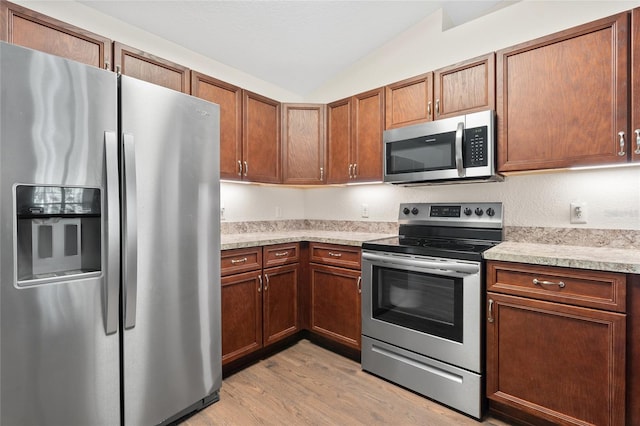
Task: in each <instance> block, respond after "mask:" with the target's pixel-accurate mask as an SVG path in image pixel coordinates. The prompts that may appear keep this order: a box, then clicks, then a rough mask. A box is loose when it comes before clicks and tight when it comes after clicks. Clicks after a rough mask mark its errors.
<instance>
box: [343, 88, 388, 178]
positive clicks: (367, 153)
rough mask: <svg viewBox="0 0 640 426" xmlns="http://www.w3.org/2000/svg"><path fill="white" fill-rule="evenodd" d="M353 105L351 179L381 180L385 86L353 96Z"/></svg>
mask: <svg viewBox="0 0 640 426" xmlns="http://www.w3.org/2000/svg"><path fill="white" fill-rule="evenodd" d="M353 109H354V112H353V117H354V118H353V119H354V124H353V136H352V139H351V163H352V164H353V176H352V180H354V181H357V182H366V181H382V129H383V128H384V88H380V89H376V90H371V91H369V92H366V93H361V94H359V95H356V96H354V100H353Z"/></svg>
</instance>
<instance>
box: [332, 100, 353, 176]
mask: <svg viewBox="0 0 640 426" xmlns="http://www.w3.org/2000/svg"><path fill="white" fill-rule="evenodd" d="M351 103H352V102H351V98H347V99H342V100H340V101H336V102H332V103H330V104H328V105H327V159H328V160H327V183H346V182H349V179H350V178H351V175H352V168H353V167H352V165H351V164H350V161H351V159H350V158H349V155H350V147H351V133H352V132H351V114H352V112H351Z"/></svg>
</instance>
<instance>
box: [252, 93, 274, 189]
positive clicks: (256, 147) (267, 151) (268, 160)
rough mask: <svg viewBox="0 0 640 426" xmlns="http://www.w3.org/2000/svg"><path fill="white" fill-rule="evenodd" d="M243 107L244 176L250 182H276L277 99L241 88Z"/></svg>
mask: <svg viewBox="0 0 640 426" xmlns="http://www.w3.org/2000/svg"><path fill="white" fill-rule="evenodd" d="M242 107H243V116H244V121H243V131H242V139H243V141H242V153H243V155H244V160H243V161H244V163H243V164H244V166H245V170H244V178H246V179H248V180H250V181H252V182H264V183H279V182H280V180H281V172H280V163H281V158H280V157H281V150H280V103H279V102H277V101H274V100H273V99H269V98H266V97H264V96H260V95H258V94H255V93H251V92H248V91H246V90H244V91H243V101H242Z"/></svg>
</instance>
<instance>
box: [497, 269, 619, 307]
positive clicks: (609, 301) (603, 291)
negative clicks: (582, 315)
mask: <svg viewBox="0 0 640 426" xmlns="http://www.w3.org/2000/svg"><path fill="white" fill-rule="evenodd" d="M626 280H627V277H626V275H625V274H621V273H615V272H603V271H590V270H585V269H572V268H561V267H554V266H539V265H528V264H522V263H510V262H487V290H488V291H493V292H498V293H504V294H511V295H515V296H524V297H530V298H534V299H540V300H548V301H552V302H560V303H566V304H571V305H576V306H584V307H587V308H597V309H605V310H609V311H615V312H625V311H626V298H627V297H626V296H627V281H626Z"/></svg>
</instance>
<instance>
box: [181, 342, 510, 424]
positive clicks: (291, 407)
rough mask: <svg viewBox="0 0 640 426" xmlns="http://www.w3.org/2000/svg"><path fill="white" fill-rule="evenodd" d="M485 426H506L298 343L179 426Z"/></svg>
mask: <svg viewBox="0 0 640 426" xmlns="http://www.w3.org/2000/svg"><path fill="white" fill-rule="evenodd" d="M481 424H484V425H495V426H505V425H507V423H504V422H502V421H499V420H496V419H493V418H491V417H488V418H485V419H484V421H483V422H482V423H481V422H477V421H475V420H474V419H471V418H469V417H466V416H464V415H462V414H460V413H458V412H455V411H452V410H449V409H447V408H445V407H443V406H441V405H439V404H437V403H435V402H432V401H430V400H428V399H426V398H423V397H421V396H419V395H417V394H415V393H413V392H410V391H408V390H406V389H403V388H401V387H398V386H396V385H393V384H391V383H389V382H386V381H385V380H382V379H380V378H378V377H376V376H373V375H371V374H369V373H366V372H364V371H362V370H361V368H360V364H359V363H357V362H354V361H352V360H350V359H348V358H345V357H343V356H341V355H338V354H335V353H333V352H330V351H328V350H326V349H323V348H321V347H319V346H317V345H314V344H313V343H311V342H309V341H308V340H301V341H300V342H298V343H296V344H295V345H293V346H291V347H290V348H288V349H286V350H284V351H282V352H279V353H277V354H275V355H273V356H271V357H270V358H267V359H265V360H262V361H260V362H258V363H257V364H254V365H252V366H250V367H248V368H246V369H244V370H242V371H240V372H237V373H235V374H234V375H232V376H230V377H228V378H226V379H225V380H223V382H222V390H221V392H220V401H219V402H217V403H215V404H213V405H211V406H209V407H207V408H206V409H204V410H202V411H201V412H199V413H197V414H195V415H193V416H192V417H190V418H188V419H186V420H185V421H183V422H182V423H181V426H210V425H241V426H245V425H246V426H249V425H349V426H350V425H429V426H449V425H475V426H478V425H481Z"/></svg>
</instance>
